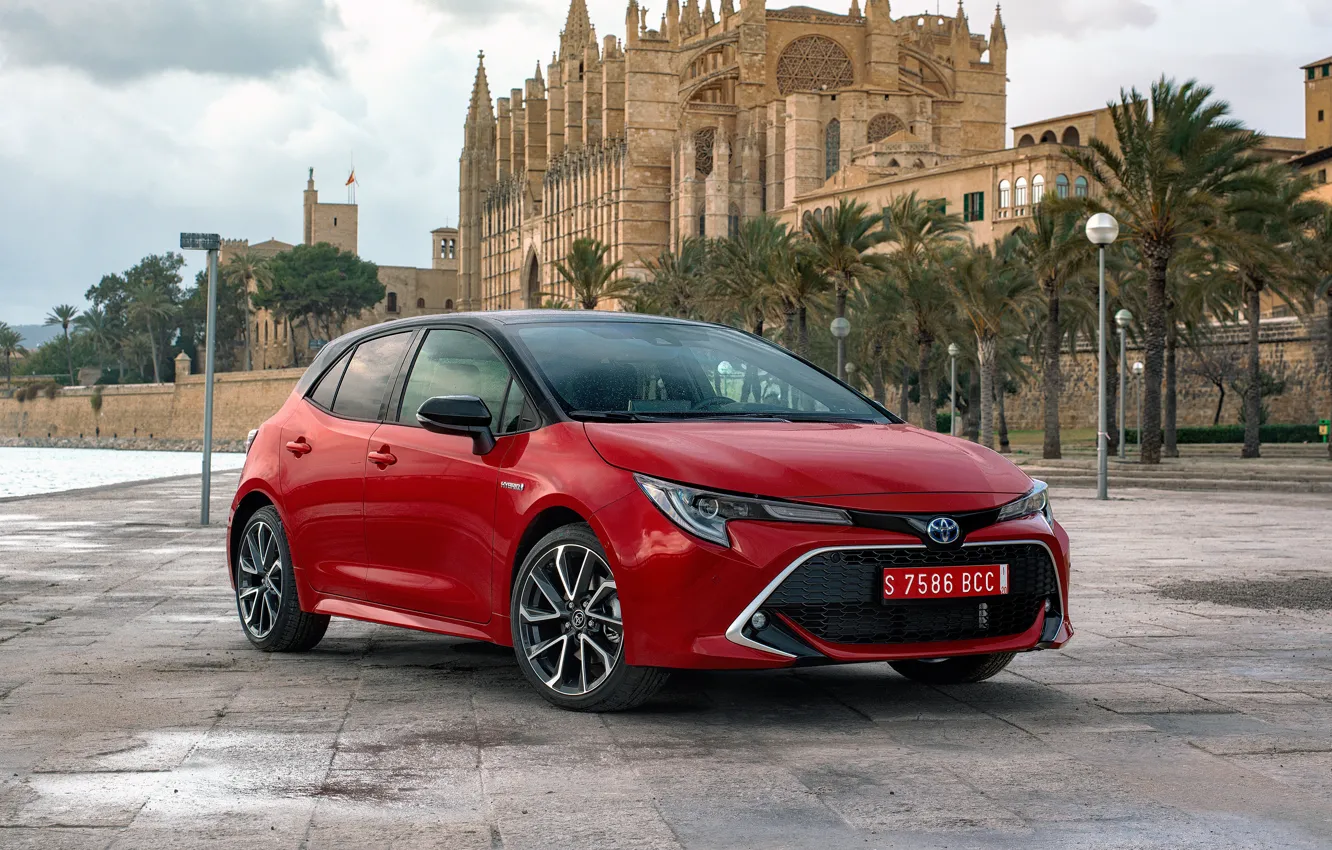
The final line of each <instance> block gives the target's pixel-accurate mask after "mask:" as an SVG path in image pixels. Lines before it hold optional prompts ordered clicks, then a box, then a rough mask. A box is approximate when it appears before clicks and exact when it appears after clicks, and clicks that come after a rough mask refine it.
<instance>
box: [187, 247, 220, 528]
mask: <svg viewBox="0 0 1332 850" xmlns="http://www.w3.org/2000/svg"><path fill="white" fill-rule="evenodd" d="M221 248H222V237H221V236H219V235H217V234H216V233H182V234H180V249H181V250H182V251H207V252H208V319H207V322H206V327H207V330H206V331H205V333H206V334H207V336H208V353H207V355H206V356H205V358H204V426H203V492H202V493H201V494H200V495H201V501H202V504H201V506H200V508H199V524H200V525H208V501H209V499H210V498H211V493H210V491H211V485H212V478H213V361H214V357H215V355H216V352H217V252H218V251H219V250H221Z"/></svg>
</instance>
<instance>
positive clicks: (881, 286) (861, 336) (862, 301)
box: [852, 272, 911, 417]
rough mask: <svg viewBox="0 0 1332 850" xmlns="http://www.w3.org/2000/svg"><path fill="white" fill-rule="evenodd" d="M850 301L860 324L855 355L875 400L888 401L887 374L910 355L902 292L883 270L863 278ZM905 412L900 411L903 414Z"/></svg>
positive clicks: (909, 329)
mask: <svg viewBox="0 0 1332 850" xmlns="http://www.w3.org/2000/svg"><path fill="white" fill-rule="evenodd" d="M852 303H853V305H854V309H855V314H856V325H857V327H858V328H859V333H858V334H857V336H858V340H859V343H858V345H857V350H856V351H855V357H856V359H857V362H859V363H860V364H861V365H862V371H863V373H864V375H865V377H866V379H867V380H868V381H869V384H870V387H871V388H872V389H873V392H874V400H875V401H877V402H878V403H879V404H882V405H887V403H888V398H887V396H888V375H889V374H890V373H891V372H892V370H894V369H895V368H896V367H897V366H898V365H899V364H902V363H906V362H908V360H909V358H910V356H911V355H910V354H909V353H908V352H907V351H906V349H907V343H908V340H909V338H910V336H911V324H910V314H909V313H908V311H907V310H905V309H903V299H902V293H901V291H900V290H899V289H898V288H897V285H896V283H895V281H894V279H893V277H892V275H890V274H888V273H884V272H881V273H879V274H877V275H871V276H869V277H867V278H866V279H865V280H864V281H862V282H861V286H860V289H859V290H858V291H857V292H856V294H855V300H854V301H853V302H852ZM906 413H907V411H906V410H901V411H899V415H901V416H903V417H905V416H906Z"/></svg>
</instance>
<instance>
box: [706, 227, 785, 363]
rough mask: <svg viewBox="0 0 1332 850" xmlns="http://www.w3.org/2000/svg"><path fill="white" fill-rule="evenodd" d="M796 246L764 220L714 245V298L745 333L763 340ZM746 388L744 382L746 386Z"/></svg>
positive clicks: (774, 311)
mask: <svg viewBox="0 0 1332 850" xmlns="http://www.w3.org/2000/svg"><path fill="white" fill-rule="evenodd" d="M795 250H796V248H795V244H794V242H793V239H792V235H791V234H790V233H789V232H788V231H787V229H786V225H785V224H782V223H781V222H779V221H777V220H776V219H774V218H771V217H769V216H766V215H763V216H759V217H758V218H751V219H749V220H748V221H746V222H745V223H744V224H742V225H740V229H739V231H738V232H737V233H736V234H735V236H733V237H732V238H730V239H719V240H717V241H716V242H715V243H713V253H714V257H715V261H714V266H713V269H714V281H713V298H714V299H715V301H716V302H717V305H718V307H719V312H722V313H726V312H729V313H731V314H732V315H733V316H734V317H735V318H737V319H738V320H739V321H740V323H741V324H742V325H743V326H744V327H745V328H746V329H747V330H749V331H751V332H753V333H755V334H758V335H759V336H762V335H763V331H764V323H765V321H766V320H767V317H768V316H771V315H773V314H774V313H776V312H777V311H778V310H779V309H780V307H781V304H782V298H783V295H784V294H786V293H785V292H784V289H783V287H784V284H785V282H786V281H787V280H788V279H789V278H790V277H791V275H792V274H793V273H794V269H795ZM746 383H748V382H746Z"/></svg>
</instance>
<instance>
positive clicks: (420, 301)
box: [416, 298, 425, 310]
mask: <svg viewBox="0 0 1332 850" xmlns="http://www.w3.org/2000/svg"><path fill="white" fill-rule="evenodd" d="M416 309H418V310H424V309H425V299H424V298H418V299H416Z"/></svg>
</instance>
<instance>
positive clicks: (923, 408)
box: [916, 333, 939, 431]
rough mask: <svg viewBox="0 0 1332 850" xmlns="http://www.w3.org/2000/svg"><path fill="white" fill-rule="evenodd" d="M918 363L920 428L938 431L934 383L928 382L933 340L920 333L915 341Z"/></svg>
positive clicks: (927, 335)
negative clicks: (917, 350)
mask: <svg viewBox="0 0 1332 850" xmlns="http://www.w3.org/2000/svg"><path fill="white" fill-rule="evenodd" d="M916 344H917V347H918V349H919V355H920V362H919V363H918V364H917V368H918V369H919V370H920V371H919V374H920V405H919V406H920V427H922V428H924V429H925V430H926V431H938V430H939V414H938V410H937V409H936V408H935V406H934V382H933V381H931V380H930V349H932V348H933V347H934V338H933V337H931V336H930V335H929V334H927V333H921V334H920V335H919V336H918V337H917V340H916Z"/></svg>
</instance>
